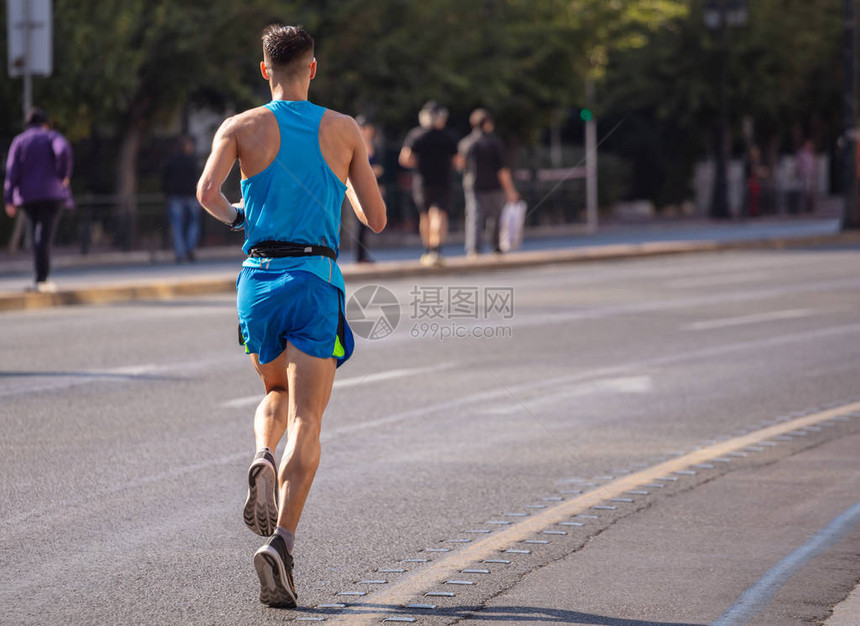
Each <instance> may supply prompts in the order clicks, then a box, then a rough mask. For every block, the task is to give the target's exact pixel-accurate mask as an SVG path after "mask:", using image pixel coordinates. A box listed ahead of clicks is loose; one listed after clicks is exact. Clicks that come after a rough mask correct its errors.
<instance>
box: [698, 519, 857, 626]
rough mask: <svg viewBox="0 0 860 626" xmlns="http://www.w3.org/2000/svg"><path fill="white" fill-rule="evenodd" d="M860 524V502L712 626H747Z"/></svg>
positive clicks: (795, 553)
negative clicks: (800, 572) (802, 571)
mask: <svg viewBox="0 0 860 626" xmlns="http://www.w3.org/2000/svg"><path fill="white" fill-rule="evenodd" d="M857 522H860V502H857V503H856V504H855V505H854V506H852V507H850V508H849V509H847V510H845V511H844V512H843V513H842V514H841V515H838V516H837V517H836V518H834V519H833V520H832V521H831V522H830V523H829V524H827V526H825V527H824V528H822V529H821V530H819V531H818V532H817V533H815V534H814V535H813V536H812V537H810V539H809V540H808V541H806V543H804V544H803V545H802V546H800V547H799V548H797V549H796V550H795V551H794V552H792V553H791V554H789V555H788V556H787V557H785V558H784V559H783V560H782V561H780V562H779V563H777V564H776V565H774V566H773V567H772V568H770V569H769V570H768V571H767V573H765V575H764V576H762V577H761V578H759V579H758V581H757V582H756V583H755V584H754V585H753V586H752V587H750V588H749V589H747V590H746V591H745V592H744V593H743V594H742V595H741V597H740V598H738V600H737V602H735V603H734V604H733V605H732V606H731V607H729V609H728V610H727V611H726V612H725V613H723V614H722V615H721V616H720V617H719V618H717V619H716V620H714V621H713V622H711V626H734V625H735V624H746V623H747V622H748V621H749V620H751V619H752V618H753V617H754V616H755V615H756V614H757V613H759V612H760V611H761V610H762V609H763V608H765V607H766V606H767V605H768V604H769V603H770V601H771V600H772V599H773V597H774V595H776V592H777V591H779V589H780V588H781V587H782V586H783V585H785V583H787V582H788V581H789V579H790V578H791V577H792V576H794V574H795V573H797V571H798V570H799V569H800V568H801V567H803V566H804V565H806V563H808V562H809V561H810V560H811V559H813V558H815V557H816V556H818V555H819V554H821V553H822V552H824V551H825V550H828V549H830V548H831V547H833V545H835V544H836V542H837V541H839V540H840V539H841V538H842V537H844V536H845V534H846V533H847V532H848V531H850V530H851V529H852V528H853V527H854V525H855V524H857Z"/></svg>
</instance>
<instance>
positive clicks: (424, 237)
mask: <svg viewBox="0 0 860 626" xmlns="http://www.w3.org/2000/svg"><path fill="white" fill-rule="evenodd" d="M418 234H419V235H421V245H422V246H424V250H429V249H430V218H429V217H428V216H427V211H422V212H421V213H419V214H418Z"/></svg>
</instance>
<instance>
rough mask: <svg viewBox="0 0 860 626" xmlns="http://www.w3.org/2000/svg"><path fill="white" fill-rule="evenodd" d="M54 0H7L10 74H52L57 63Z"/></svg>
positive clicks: (13, 75)
mask: <svg viewBox="0 0 860 626" xmlns="http://www.w3.org/2000/svg"><path fill="white" fill-rule="evenodd" d="M51 9H52V7H51V0H7V1H6V25H7V28H8V42H9V46H8V53H9V58H8V61H7V62H8V66H9V76H11V77H13V78H16V77H18V76H24V75H25V74H28V73H29V74H30V75H31V76H50V75H51V72H52V71H53V69H54V63H53V56H54V50H53V27H52V10H51Z"/></svg>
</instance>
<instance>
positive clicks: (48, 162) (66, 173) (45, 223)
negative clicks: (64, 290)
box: [3, 108, 73, 292]
mask: <svg viewBox="0 0 860 626" xmlns="http://www.w3.org/2000/svg"><path fill="white" fill-rule="evenodd" d="M72 161H73V157H72V147H71V146H70V145H69V142H68V141H66V138H65V137H63V136H62V135H61V134H60V133H59V132H57V131H55V130H51V129H50V128H48V114H47V113H45V111H43V110H42V109H38V108H34V109H32V110H31V111H30V113H29V114H28V115H27V129H26V130H25V131H24V132H23V133H21V134H20V135H18V136H16V137H15V138H14V139H13V140H12V145H11V146H10V147H9V156H8V158H7V160H6V180H5V182H4V183H3V195H4V201H5V204H6V215H8V216H9V217H11V218H14V217H15V216H16V215H17V213H18V209H19V208H21V209H23V210H24V213H25V214H26V215H27V218H28V219H29V221H30V223H31V225H32V227H33V261H34V266H35V274H36V275H35V285H34V287H33V289H34V290H36V291H41V292H51V291H56V289H57V287H56V285H55V284H54V283H53V282H51V281H50V280H48V275H49V273H50V271H51V242H52V240H53V238H54V230H55V228H56V223H57V215H58V214H59V212H60V209H61V208H62V207H63V206H64V205H71V204H72V199H71V188H70V180H71V177H72Z"/></svg>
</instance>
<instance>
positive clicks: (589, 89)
mask: <svg viewBox="0 0 860 626" xmlns="http://www.w3.org/2000/svg"><path fill="white" fill-rule="evenodd" d="M585 100H586V102H588V108H589V109H590V110H591V111H593V110H594V109H593V106H594V82H593V81H592V80H591V79H590V78H588V79H586V82H585ZM585 172H586V174H585V175H586V178H585V216H586V228H587V229H588V232H590V233H593V232H594V231H596V230H597V120H595V119H594V115H592V116H591V118H590V119H588V120H587V121H586V122H585Z"/></svg>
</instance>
